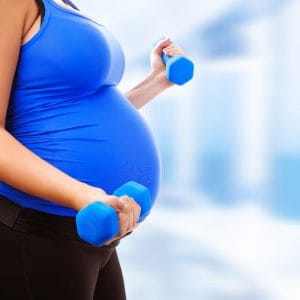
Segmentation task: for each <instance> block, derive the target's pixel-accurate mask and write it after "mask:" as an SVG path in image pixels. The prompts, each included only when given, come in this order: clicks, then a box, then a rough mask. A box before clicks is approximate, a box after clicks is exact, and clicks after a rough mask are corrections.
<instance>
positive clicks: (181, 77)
mask: <svg viewBox="0 0 300 300" xmlns="http://www.w3.org/2000/svg"><path fill="white" fill-rule="evenodd" d="M160 40H162V39H159V40H158V41H160ZM158 41H157V42H158ZM157 42H155V43H153V46H154V45H156V44H157ZM161 57H162V60H163V62H164V64H165V65H166V77H167V78H168V80H169V81H171V82H173V83H175V84H177V85H183V84H185V83H187V82H188V81H189V80H191V79H192V78H193V76H194V64H193V62H192V61H191V60H189V59H188V58H186V57H185V56H183V55H176V56H169V55H166V54H164V53H162V56H161Z"/></svg>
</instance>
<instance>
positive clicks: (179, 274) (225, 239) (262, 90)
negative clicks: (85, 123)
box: [74, 0, 300, 300]
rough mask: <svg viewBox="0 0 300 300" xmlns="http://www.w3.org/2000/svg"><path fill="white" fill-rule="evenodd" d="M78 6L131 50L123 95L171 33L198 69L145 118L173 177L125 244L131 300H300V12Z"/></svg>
mask: <svg viewBox="0 0 300 300" xmlns="http://www.w3.org/2000/svg"><path fill="white" fill-rule="evenodd" d="M74 3H75V4H77V6H78V7H79V8H80V9H81V11H82V12H84V13H86V14H88V15H89V16H92V17H94V18H95V19H97V20H98V21H100V22H101V23H103V24H104V25H105V26H106V27H107V28H109V29H110V30H111V31H112V32H113V33H114V34H115V36H116V37H117V38H118V39H119V41H120V42H121V44H122V46H123V48H124V51H125V55H126V70H125V74H124V77H123V79H122V82H121V84H120V89H121V90H123V91H126V90H127V89H129V88H131V87H132V86H133V85H135V84H136V83H138V82H139V81H140V80H142V79H143V78H144V77H145V76H146V75H147V73H148V72H149V69H150V64H149V58H150V49H151V47H152V42H153V41H155V40H157V39H158V38H159V37H161V36H170V37H171V38H172V39H173V41H174V42H176V43H177V44H178V45H179V46H181V47H182V48H183V49H184V51H185V52H186V55H187V56H188V57H190V58H191V59H192V60H193V61H194V62H195V77H194V79H193V80H192V81H191V82H189V83H188V84H186V85H185V86H181V87H178V86H175V87H172V88H171V89H169V90H167V91H166V92H164V93H163V94H161V95H159V96H158V97H157V98H155V99H154V100H153V101H152V102H151V103H149V104H148V105H147V106H145V107H144V108H143V109H142V110H141V113H142V114H143V115H144V117H145V118H146V120H147V121H148V123H149V126H150V127H151V128H152V130H153V133H154V135H155V137H156V140H157V143H158V145H159V148H160V151H161V158H162V164H163V177H162V185H161V191H160V194H159V197H158V198H157V201H156V206H155V208H154V209H153V212H152V215H151V216H150V217H149V218H148V220H147V221H146V222H145V223H143V224H141V225H140V227H139V229H137V230H136V231H135V232H134V234H132V235H131V236H130V238H128V239H124V240H122V243H121V244H120V246H119V254H120V257H121V264H122V266H123V272H124V276H125V281H126V286H127V294H128V299H130V300H140V299H143V300H150V299H151V300H153V299H155V300H167V299H168V300H169V299H173V300H177V299H184V300H196V299H201V300H220V299H222V300H226V299H228V300H236V299H239V300H260V299H263V300H268V299H271V300H289V299H293V300H295V299H299V298H300V284H299V282H300V222H299V221H300V89H299V78H300V76H299V75H300V37H299V28H300V1H297V0H210V1H204V0H185V1H184V2H182V1H179V0H173V1H170V0H164V1H158V0H151V1H141V0H128V1H124V0H122V1H121V0H114V1H105V2H104V1H100V0H99V1H84V0H77V1H76V0H74Z"/></svg>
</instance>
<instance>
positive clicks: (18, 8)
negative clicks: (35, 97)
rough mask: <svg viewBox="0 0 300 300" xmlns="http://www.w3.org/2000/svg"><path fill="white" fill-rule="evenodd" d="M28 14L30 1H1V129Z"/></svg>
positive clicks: (3, 124)
mask: <svg viewBox="0 0 300 300" xmlns="http://www.w3.org/2000/svg"><path fill="white" fill-rule="evenodd" d="M27 12H28V1H25V0H0V128H1V127H4V126H5V119H6V113H7V107H8V102H9V97H10V93H11V88H12V82H13V79H14V74H15V70H16V66H17V62H18V57H19V51H20V47H21V40H22V35H23V31H24V26H25V23H26V15H27Z"/></svg>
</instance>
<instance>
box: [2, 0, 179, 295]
mask: <svg viewBox="0 0 300 300" xmlns="http://www.w3.org/2000/svg"><path fill="white" fill-rule="evenodd" d="M162 52H164V53H165V54H167V55H171V56H173V55H178V54H182V53H183V51H182V49H180V48H179V47H176V46H175V45H174V44H173V43H172V42H171V40H170V39H164V40H162V41H160V42H159V43H158V44H157V45H156V46H155V48H153V50H152V51H151V54H150V58H151V59H150V65H151V69H150V71H149V74H148V76H147V77H146V78H145V79H144V80H142V81H141V82H140V83H138V84H137V85H136V86H135V87H133V88H132V89H131V90H129V91H128V92H127V93H124V94H122V93H121V92H120V91H119V90H118V88H117V85H118V83H119V82H120V80H121V78H122V75H123V71H124V61H125V60H124V54H123V52H122V48H121V46H120V44H119V43H118V41H117V40H116V38H115V37H114V36H113V34H112V33H110V32H109V31H108V30H107V28H106V27H105V26H104V25H102V24H100V23H98V22H97V21H96V20H94V19H92V18H90V17H88V16H86V15H85V14H83V13H81V11H80V10H79V9H78V7H77V6H76V5H75V4H74V3H72V2H70V1H69V0H68V1H64V2H62V0H1V1H0V72H1V73H0V75H1V76H0V149H1V151H0V299H1V300H10V299H18V300H21V299H22V300H27V299H28V300H47V299H49V300H50V299H51V300H54V299H55V300H59V299H64V300H67V299H70V300H92V299H95V300H100V299H105V300H123V299H126V295H125V288H124V282H123V276H122V270H121V267H120V263H119V260H118V255H117V251H116V246H117V245H118V244H119V242H120V239H121V238H123V237H124V236H125V235H127V234H129V233H130V232H132V231H133V230H135V229H136V228H137V220H138V218H139V214H140V207H139V206H138V205H137V204H136V202H135V201H134V199H132V198H129V197H127V196H124V197H119V198H118V197H115V196H113V195H112V193H113V191H114V190H115V189H116V188H118V187H119V186H121V185H122V184H124V183H126V182H128V181H130V180H133V181H137V182H139V183H141V184H143V185H145V186H146V187H147V188H148V189H149V190H150V194H151V197H152V199H155V197H156V196H157V192H158V187H159V181H160V159H159V153H158V150H157V147H156V145H155V143H154V141H153V137H152V134H151V131H150V130H149V128H148V127H147V124H146V122H145V121H144V119H143V118H142V116H141V115H140V113H139V111H138V110H139V109H140V108H141V107H143V106H144V105H145V104H147V103H148V102H149V101H150V100H152V99H153V98H154V97H156V96H157V95H158V94H160V93H161V92H163V91H164V90H166V89H167V88H169V87H171V86H172V85H173V83H171V82H169V81H168V80H167V79H166V76H165V66H164V64H163V61H162V59H161V54H162ZM94 201H102V202H104V203H105V204H107V205H110V206H112V207H113V208H114V209H116V212H117V214H118V219H119V223H120V231H119V233H118V236H117V237H116V238H114V239H113V240H111V241H108V242H107V243H106V244H105V245H103V246H101V247H95V246H92V245H90V244H88V243H85V242H84V241H82V240H81V239H80V238H79V236H78V235H77V231H76V223H75V216H76V213H77V212H78V211H79V210H81V209H82V208H83V207H85V206H86V205H88V204H89V203H91V202H94Z"/></svg>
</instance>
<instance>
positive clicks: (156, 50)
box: [152, 38, 172, 55]
mask: <svg viewBox="0 0 300 300" xmlns="http://www.w3.org/2000/svg"><path fill="white" fill-rule="evenodd" d="M171 43H172V41H171V39H170V38H166V39H163V40H161V41H159V42H158V43H157V44H156V46H155V47H154V48H153V49H152V51H153V53H154V54H158V55H161V53H162V50H163V48H166V47H168V46H169V45H170V44H171Z"/></svg>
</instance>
